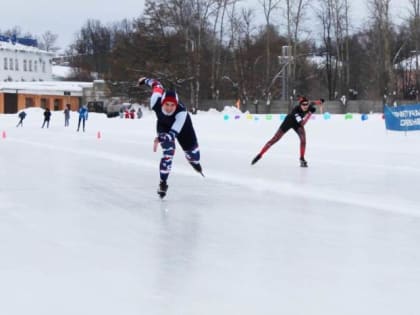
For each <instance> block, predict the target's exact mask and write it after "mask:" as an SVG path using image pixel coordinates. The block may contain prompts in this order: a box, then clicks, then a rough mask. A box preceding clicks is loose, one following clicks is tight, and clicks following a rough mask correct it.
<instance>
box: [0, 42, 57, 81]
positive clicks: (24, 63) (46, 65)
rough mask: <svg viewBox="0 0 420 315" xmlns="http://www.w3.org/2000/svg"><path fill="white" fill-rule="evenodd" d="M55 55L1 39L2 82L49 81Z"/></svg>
mask: <svg viewBox="0 0 420 315" xmlns="http://www.w3.org/2000/svg"><path fill="white" fill-rule="evenodd" d="M53 56H54V54H53V53H51V52H48V51H44V50H41V49H38V48H36V47H32V46H27V45H23V44H20V43H18V42H14V43H12V42H11V41H9V40H7V41H5V40H1V39H0V81H49V80H51V79H52V69H51V62H50V60H51V58H52V57H53Z"/></svg>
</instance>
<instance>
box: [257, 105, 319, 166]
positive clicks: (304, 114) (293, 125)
mask: <svg viewBox="0 0 420 315" xmlns="http://www.w3.org/2000/svg"><path fill="white" fill-rule="evenodd" d="M316 102H322V103H324V100H323V99H321V100H320V101H314V102H309V100H308V99H307V98H306V97H301V98H300V100H299V105H297V106H295V107H294V108H293V110H292V111H291V113H290V114H288V115H287V116H286V118H285V119H284V121H283V123H282V124H281V125H280V127H279V129H278V130H277V132H276V133H275V134H274V136H273V137H272V138H271V139H270V140H269V141H268V142H267V143H266V144H265V145H264V147H263V148H262V149H261V151H260V153H258V154H257V155H256V156H255V157H254V159H253V160H252V162H251V164H255V163H257V162H258V161H259V160H260V159H261V158H262V156H263V155H264V153H265V152H267V150H268V149H269V148H270V147H271V146H272V145H273V144H275V143H276V142H277V141H279V140H280V139H281V137H283V135H284V134H285V133H286V132H288V131H289V130H290V129H293V130H294V131H295V132H296V133H297V135H298V136H299V139H300V166H302V167H307V166H308V162H307V161H306V160H305V150H306V134H305V127H304V126H305V124H306V123H307V122H308V120H309V118H310V117H311V115H312V114H313V113H314V112H315V111H316V108H315V104H316Z"/></svg>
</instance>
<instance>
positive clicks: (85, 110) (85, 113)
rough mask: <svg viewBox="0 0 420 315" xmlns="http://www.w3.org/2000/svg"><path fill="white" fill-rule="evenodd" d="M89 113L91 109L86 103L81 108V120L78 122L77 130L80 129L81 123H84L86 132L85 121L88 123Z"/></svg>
mask: <svg viewBox="0 0 420 315" xmlns="http://www.w3.org/2000/svg"><path fill="white" fill-rule="evenodd" d="M88 113H89V111H88V108H87V106H86V105H82V106H81V107H80V108H79V122H78V124H77V131H79V129H80V123H82V127H83V132H85V123H86V120H87V119H88Z"/></svg>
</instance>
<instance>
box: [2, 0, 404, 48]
mask: <svg viewBox="0 0 420 315" xmlns="http://www.w3.org/2000/svg"><path fill="white" fill-rule="evenodd" d="M408 2H409V0H401V1H398V2H397V1H395V0H393V1H391V8H392V13H391V14H392V15H393V16H394V17H395V18H396V19H397V20H400V19H401V17H403V16H405V15H406V8H407V6H408ZM248 3H249V2H247V5H248ZM251 3H252V2H251ZM251 5H253V7H255V8H258V10H261V9H260V8H261V5H258V2H257V1H256V0H254V4H251ZM350 5H351V7H352V13H351V15H352V16H353V18H354V21H355V25H354V27H356V28H357V27H359V26H360V25H361V24H362V23H363V22H364V21H365V20H366V19H367V17H368V11H367V9H366V5H365V0H351V1H350ZM143 9H144V1H143V0H120V1H117V2H111V3H109V4H108V3H107V4H106V5H105V4H104V2H103V1H99V0H89V1H84V0H73V1H71V2H69V1H67V0H66V1H64V0H55V1H51V0H39V1H35V2H32V1H29V2H28V1H26V0H15V1H11V2H8V4H7V9H6V10H1V11H0V30H4V29H9V28H12V27H14V26H15V25H19V26H21V29H22V31H23V32H30V33H32V34H35V35H38V36H41V35H42V34H43V33H44V32H45V31H47V30H50V31H52V32H53V33H56V34H58V35H59V37H58V40H57V44H58V46H60V47H61V48H62V49H65V48H66V47H68V46H69V45H70V44H71V43H72V42H73V41H74V38H75V33H77V32H78V31H79V30H80V29H81V28H82V26H83V25H84V24H85V22H86V21H87V19H97V20H100V21H101V22H102V23H104V24H107V23H111V22H116V21H121V20H122V19H124V18H127V19H132V18H136V17H138V16H140V15H141V14H142V13H143ZM17 17H18V18H17ZM261 20H262V19H261Z"/></svg>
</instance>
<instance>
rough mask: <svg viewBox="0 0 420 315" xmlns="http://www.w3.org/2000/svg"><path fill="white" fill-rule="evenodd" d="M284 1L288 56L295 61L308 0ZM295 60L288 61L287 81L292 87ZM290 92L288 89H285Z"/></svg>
mask: <svg viewBox="0 0 420 315" xmlns="http://www.w3.org/2000/svg"><path fill="white" fill-rule="evenodd" d="M285 1H286V20H287V41H288V46H289V47H291V52H290V57H291V58H293V60H295V61H296V58H297V57H298V55H299V54H300V51H299V35H300V32H301V29H302V26H303V21H302V20H303V19H304V17H305V11H306V8H307V6H308V4H309V0H285ZM296 66H297V64H296V62H292V63H290V66H289V67H288V68H289V69H288V70H289V71H287V74H288V76H289V77H288V81H291V87H292V88H293V87H294V85H295V81H296ZM287 92H288V94H290V91H287Z"/></svg>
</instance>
